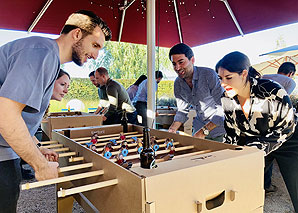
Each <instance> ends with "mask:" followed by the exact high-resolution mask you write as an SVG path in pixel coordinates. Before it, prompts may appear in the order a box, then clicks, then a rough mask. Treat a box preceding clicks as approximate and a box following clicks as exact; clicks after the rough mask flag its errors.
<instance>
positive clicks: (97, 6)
mask: <svg viewBox="0 0 298 213" xmlns="http://www.w3.org/2000/svg"><path fill="white" fill-rule="evenodd" d="M147 1H152V0H147ZM155 4H156V45H157V46H163V47H170V46H172V45H173V44H175V43H179V42H181V41H182V42H185V43H187V44H188V45H190V46H197V45H200V44H205V43H209V42H213V41H217V40H221V39H225V38H230V37H233V36H238V35H240V34H241V33H244V34H247V33H251V32H256V31H259V30H263V29H268V28H272V27H276V26H281V25H284V24H290V23H294V22H297V21H298V15H297V11H298V1H297V0H287V1H282V0H271V1H267V0H258V1H247V0H156V3H155ZM80 9H86V10H91V11H94V12H95V13H96V14H97V15H98V16H100V17H102V18H103V19H104V20H105V21H106V22H107V23H108V25H109V26H110V28H111V30H112V32H113V38H112V40H114V41H118V40H119V39H120V40H121V41H123V42H131V43H138V44H146V9H147V8H146V0H130V1H127V0H72V1H62V0H48V1H46V0H26V1H24V0H10V1H1V3H0V28H3V29H12V30H23V31H27V30H28V29H29V28H30V26H31V28H30V30H31V29H32V28H33V31H34V32H41V33H51V34H59V33H60V30H61V28H62V26H63V24H64V22H65V20H66V19H67V17H68V16H69V15H70V14H71V13H72V12H74V11H76V10H80ZM41 11H42V12H41ZM123 11H125V14H124V15H123ZM38 17H39V18H40V19H39V20H37V18H38ZM123 17H124V18H123ZM233 18H234V19H233ZM122 20H123V25H122V28H121V21H122ZM33 24H36V25H35V26H34V25H33ZM237 24H238V28H237ZM121 29H122V31H121ZM179 32H180V33H179ZM120 37H121V38H120Z"/></svg>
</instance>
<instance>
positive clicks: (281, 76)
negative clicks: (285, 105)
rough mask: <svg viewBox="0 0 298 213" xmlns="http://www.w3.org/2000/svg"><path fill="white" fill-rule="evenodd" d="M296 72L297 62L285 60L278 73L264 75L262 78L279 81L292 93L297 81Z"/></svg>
mask: <svg viewBox="0 0 298 213" xmlns="http://www.w3.org/2000/svg"><path fill="white" fill-rule="evenodd" d="M295 72H296V67H295V64H293V63H292V62H284V63H283V64H282V65H280V67H279V68H278V71H277V74H268V75H263V76H262V78H265V79H271V80H273V81H276V82H277V83H279V84H280V85H282V86H283V88H284V89H285V90H286V91H287V93H288V94H289V95H290V94H291V93H292V92H293V90H294V89H295V87H296V83H295V81H294V80H293V77H294V75H295Z"/></svg>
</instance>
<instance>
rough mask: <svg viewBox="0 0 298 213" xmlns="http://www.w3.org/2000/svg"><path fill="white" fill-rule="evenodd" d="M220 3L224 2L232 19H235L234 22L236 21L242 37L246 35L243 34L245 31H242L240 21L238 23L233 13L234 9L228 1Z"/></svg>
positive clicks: (223, 0) (224, 0)
mask: <svg viewBox="0 0 298 213" xmlns="http://www.w3.org/2000/svg"><path fill="white" fill-rule="evenodd" d="M220 1H222V2H223V3H224V4H225V6H226V8H227V10H228V11H229V13H230V16H231V17H232V19H233V21H234V23H235V25H236V27H237V29H238V31H239V33H240V34H241V36H244V33H243V31H242V29H241V27H240V25H239V23H238V21H237V19H236V17H235V15H234V13H233V11H232V8H231V7H230V5H229V2H228V0H220Z"/></svg>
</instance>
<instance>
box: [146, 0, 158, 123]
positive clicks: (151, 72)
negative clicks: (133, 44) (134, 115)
mask: <svg viewBox="0 0 298 213" xmlns="http://www.w3.org/2000/svg"><path fill="white" fill-rule="evenodd" d="M147 74H148V84H147V92H148V93H147V118H148V121H147V125H148V127H151V128H155V108H156V106H155V91H156V88H155V87H156V81H155V0H147Z"/></svg>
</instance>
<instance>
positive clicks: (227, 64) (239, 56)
mask: <svg viewBox="0 0 298 213" xmlns="http://www.w3.org/2000/svg"><path fill="white" fill-rule="evenodd" d="M220 67H221V68H224V69H226V70H228V71H229V72H236V73H238V74H239V75H240V74H241V73H242V72H243V70H247V71H248V77H253V78H260V77H261V74H260V73H259V72H258V71H256V70H255V69H254V68H253V67H252V66H251V65H250V61H249V58H248V57H247V56H246V55H245V54H243V53H241V52H238V51H235V52H231V53H229V54H227V55H225V56H224V57H223V58H222V59H221V60H220V61H219V62H217V64H216V66H215V70H216V72H217V73H218V69H219V68H220ZM246 81H248V78H247V80H246Z"/></svg>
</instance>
